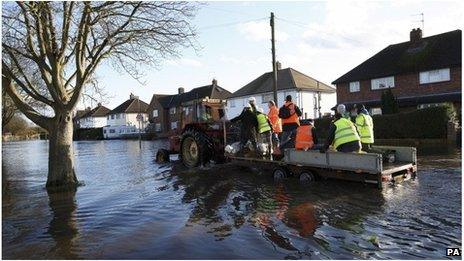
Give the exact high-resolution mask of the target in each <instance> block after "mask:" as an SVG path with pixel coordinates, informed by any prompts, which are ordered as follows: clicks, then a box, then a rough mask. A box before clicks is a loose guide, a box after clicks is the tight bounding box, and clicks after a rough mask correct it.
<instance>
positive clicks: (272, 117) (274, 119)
mask: <svg viewBox="0 0 464 261" xmlns="http://www.w3.org/2000/svg"><path fill="white" fill-rule="evenodd" d="M268 106H269V112H268V114H267V117H268V118H269V121H270V122H271V125H272V130H273V133H272V143H273V144H274V145H275V146H277V147H279V135H280V133H282V121H281V120H280V118H279V108H277V106H276V105H275V102H274V101H269V103H268Z"/></svg>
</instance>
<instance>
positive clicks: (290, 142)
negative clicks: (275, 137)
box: [280, 129, 296, 149]
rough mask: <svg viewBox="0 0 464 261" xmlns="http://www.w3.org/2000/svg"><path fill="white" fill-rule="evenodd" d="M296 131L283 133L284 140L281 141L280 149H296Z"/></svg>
mask: <svg viewBox="0 0 464 261" xmlns="http://www.w3.org/2000/svg"><path fill="white" fill-rule="evenodd" d="M295 139H296V129H293V130H288V131H283V132H282V139H281V140H280V149H288V148H294V147H295Z"/></svg>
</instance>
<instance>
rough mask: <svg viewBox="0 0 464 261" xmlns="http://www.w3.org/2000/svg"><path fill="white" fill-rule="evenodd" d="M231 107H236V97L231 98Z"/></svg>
mask: <svg viewBox="0 0 464 261" xmlns="http://www.w3.org/2000/svg"><path fill="white" fill-rule="evenodd" d="M230 107H231V108H235V100H234V99H232V100H230Z"/></svg>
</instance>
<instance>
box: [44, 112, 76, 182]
mask: <svg viewBox="0 0 464 261" xmlns="http://www.w3.org/2000/svg"><path fill="white" fill-rule="evenodd" d="M55 119H56V120H55V122H54V123H53V126H52V127H51V128H50V130H49V142H50V147H49V155H48V178H47V190H49V191H63V190H67V191H69V190H75V189H76V187H77V185H78V181H77V177H76V173H75V172H74V151H73V146H72V143H73V139H72V138H73V122H72V117H71V112H64V113H59V114H57V116H56V117H55Z"/></svg>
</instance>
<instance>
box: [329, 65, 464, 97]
mask: <svg viewBox="0 0 464 261" xmlns="http://www.w3.org/2000/svg"><path fill="white" fill-rule="evenodd" d="M461 80H462V76H461V67H454V68H450V80H449V81H446V82H437V83H428V84H419V73H409V74H400V75H395V87H393V88H391V90H392V92H393V94H394V95H395V96H396V97H397V98H400V97H415V96H422V95H431V94H441V93H449V92H456V91H461V87H462V84H461ZM384 90H385V89H380V90H372V89H371V80H370V79H369V80H362V81H360V91H359V92H352V93H351V92H350V88H349V83H341V84H337V100H338V102H339V103H346V102H363V101H370V100H379V101H380V99H381V95H382V91H384Z"/></svg>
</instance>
